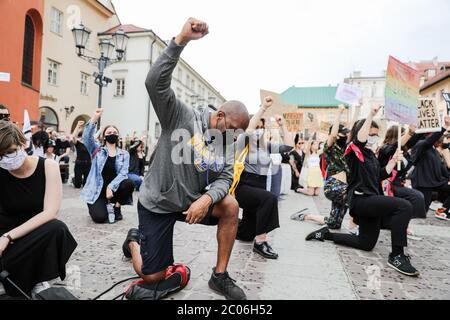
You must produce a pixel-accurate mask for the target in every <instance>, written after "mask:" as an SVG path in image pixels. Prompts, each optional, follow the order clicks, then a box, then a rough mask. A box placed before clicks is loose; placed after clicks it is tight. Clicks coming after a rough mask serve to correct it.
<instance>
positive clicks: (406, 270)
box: [388, 253, 420, 277]
mask: <svg viewBox="0 0 450 320" xmlns="http://www.w3.org/2000/svg"><path fill="white" fill-rule="evenodd" d="M388 266H389V267H391V268H392V269H394V270H396V271H398V272H400V273H402V274H404V275H407V276H410V277H418V276H419V275H420V273H419V271H417V270H416V268H414V267H413V266H412V265H411V258H410V257H409V256H407V255H405V254H403V253H402V254H399V255H398V256H396V257H393V256H392V254H390V255H389V259H388Z"/></svg>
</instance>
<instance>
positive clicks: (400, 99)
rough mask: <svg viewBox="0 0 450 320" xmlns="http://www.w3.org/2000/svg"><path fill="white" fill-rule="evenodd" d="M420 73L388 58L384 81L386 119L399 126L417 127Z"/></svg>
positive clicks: (392, 58) (390, 57)
mask: <svg viewBox="0 0 450 320" xmlns="http://www.w3.org/2000/svg"><path fill="white" fill-rule="evenodd" d="M419 94H420V73H419V72H418V71H417V70H415V69H413V68H411V67H410V66H408V65H406V64H404V63H402V62H400V61H399V60H397V59H395V58H394V57H392V56H389V64H388V70H387V79H386V106H385V115H386V118H387V119H389V120H391V121H396V122H399V123H401V124H408V125H417V123H418V115H419V111H418V106H419Z"/></svg>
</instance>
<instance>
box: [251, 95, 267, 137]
mask: <svg viewBox="0 0 450 320" xmlns="http://www.w3.org/2000/svg"><path fill="white" fill-rule="evenodd" d="M272 105H273V98H272V97H270V96H269V97H265V98H264V102H263V104H262V105H261V108H259V110H258V112H256V113H255V115H254V116H253V117H252V118H251V119H250V123H249V125H248V127H247V130H246V131H245V132H247V133H253V131H255V130H256V127H257V126H258V123H259V121H261V119H262V117H263V115H264V113H266V111H267V110H268V109H269V108H270V107H271V106H272Z"/></svg>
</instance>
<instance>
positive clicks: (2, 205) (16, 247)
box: [0, 158, 77, 296]
mask: <svg viewBox="0 0 450 320" xmlns="http://www.w3.org/2000/svg"><path fill="white" fill-rule="evenodd" d="M45 181H46V179H45V160H44V159H43V158H40V159H39V162H38V165H37V168H36V170H35V172H34V173H33V174H32V175H31V176H30V177H28V178H25V179H19V178H16V177H14V176H13V175H11V174H10V173H9V172H8V171H6V170H3V169H0V190H1V192H0V235H3V234H4V233H6V232H8V231H10V230H12V229H14V228H16V227H18V226H20V225H22V224H23V223H25V222H26V221H28V220H30V219H31V218H32V217H34V216H36V215H37V214H39V213H41V212H42V211H43V210H44V196H45ZM76 247H77V243H76V241H75V239H74V238H73V236H72V235H71V233H70V232H69V229H68V228H67V226H66V225H65V224H64V223H63V222H61V221H59V220H53V221H50V222H48V223H46V224H44V225H42V226H40V227H39V228H37V229H36V230H34V231H32V232H31V233H29V234H28V235H26V236H24V237H23V238H21V239H17V240H15V241H14V244H10V245H9V246H8V247H7V248H6V250H5V252H4V253H3V257H2V258H0V270H7V271H8V272H9V273H10V274H11V279H12V280H13V281H14V282H15V283H16V284H17V285H19V287H21V288H22V290H24V291H25V292H27V293H29V292H30V291H31V290H32V289H33V287H34V286H35V285H36V284H38V283H40V282H44V281H50V280H53V279H56V278H61V279H62V280H64V278H65V277H66V263H67V261H68V260H69V258H70V256H71V255H72V253H73V251H74V250H75V248H76ZM5 291H6V293H7V294H8V295H9V296H20V294H19V292H17V290H15V289H14V288H13V287H12V286H10V285H8V284H5Z"/></svg>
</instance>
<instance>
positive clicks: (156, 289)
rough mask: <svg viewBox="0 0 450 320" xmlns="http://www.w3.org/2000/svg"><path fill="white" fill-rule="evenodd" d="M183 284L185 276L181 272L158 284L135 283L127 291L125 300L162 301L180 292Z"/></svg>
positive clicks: (140, 281)
mask: <svg viewBox="0 0 450 320" xmlns="http://www.w3.org/2000/svg"><path fill="white" fill-rule="evenodd" d="M182 283H183V276H182V274H181V273H180V272H175V273H172V274H171V275H169V276H168V277H167V278H166V279H165V280H162V281H159V282H157V283H150V284H148V283H146V282H145V281H144V280H139V281H135V282H133V283H132V284H130V285H129V286H128V288H127V289H126V290H125V298H127V300H161V299H163V298H165V297H167V296H168V295H169V294H171V293H175V292H177V291H180V290H181V289H182Z"/></svg>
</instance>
